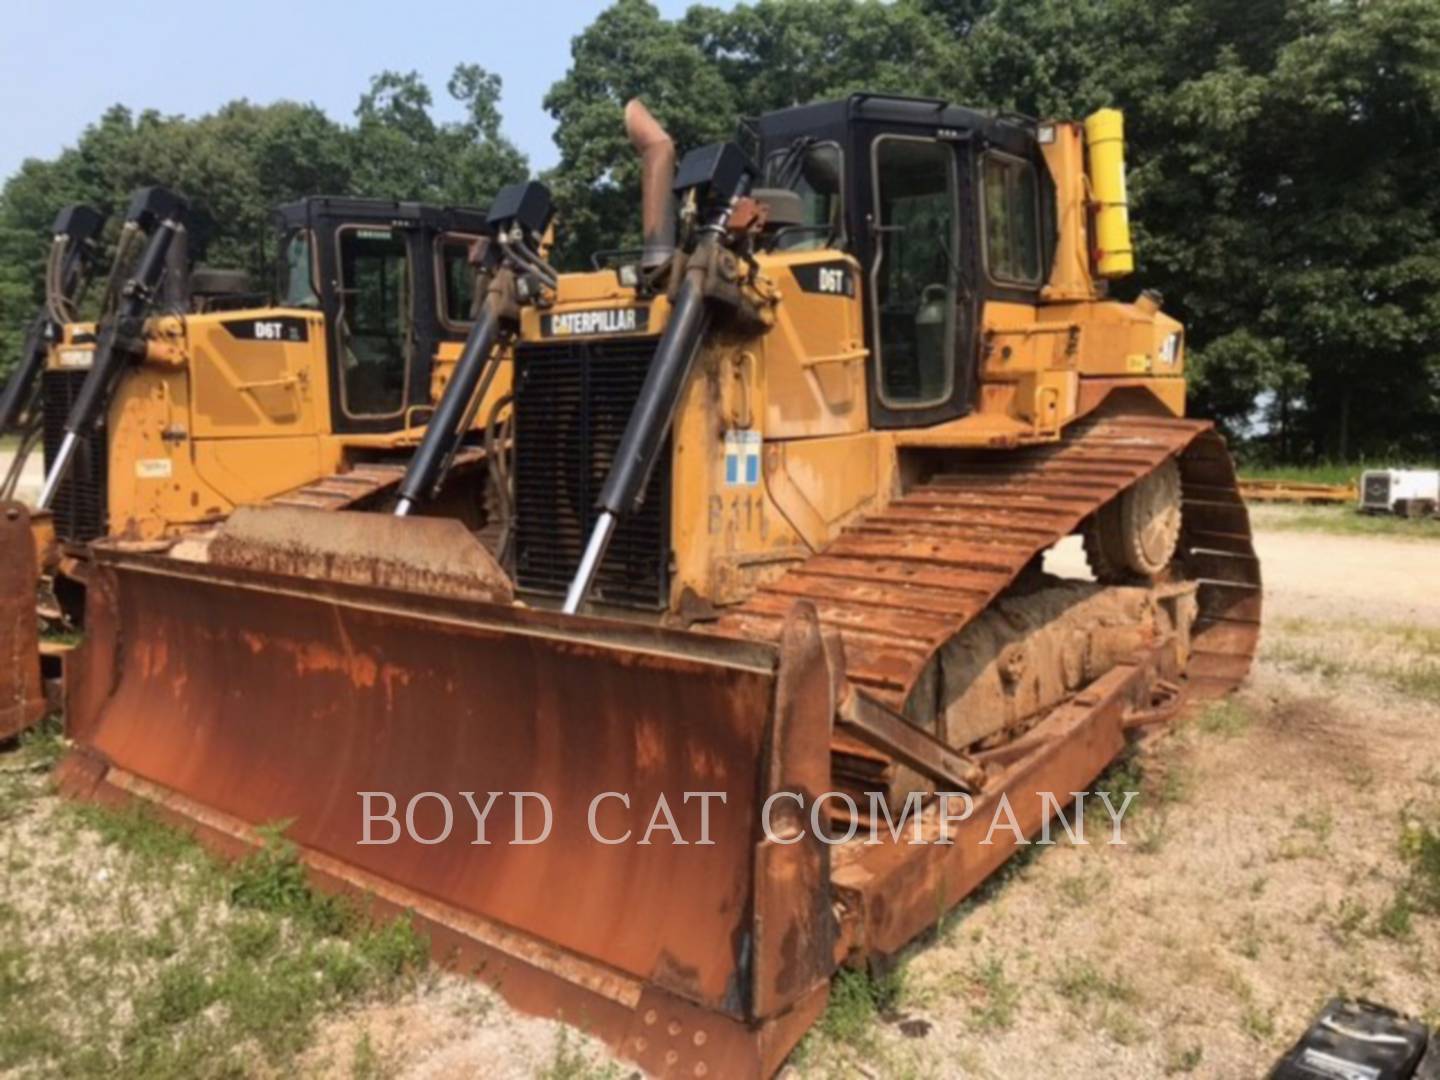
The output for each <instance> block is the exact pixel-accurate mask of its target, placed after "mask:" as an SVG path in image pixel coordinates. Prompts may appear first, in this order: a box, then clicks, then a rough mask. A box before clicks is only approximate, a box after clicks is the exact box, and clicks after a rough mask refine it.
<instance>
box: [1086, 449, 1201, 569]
mask: <svg viewBox="0 0 1440 1080" xmlns="http://www.w3.org/2000/svg"><path fill="white" fill-rule="evenodd" d="M1179 542H1180V466H1179V465H1178V464H1177V463H1176V462H1175V459H1174V458H1171V459H1169V460H1168V461H1166V462H1165V463H1164V464H1163V465H1161V466H1160V467H1159V468H1157V469H1155V471H1154V472H1151V473H1149V474H1147V475H1146V476H1144V477H1142V478H1141V479H1140V480H1139V481H1138V482H1137V483H1135V484H1134V485H1132V486H1131V487H1129V488H1127V489H1126V490H1125V491H1123V492H1121V493H1120V495H1119V496H1118V497H1116V498H1114V499H1112V500H1110V502H1108V503H1106V504H1105V505H1104V506H1102V507H1101V508H1100V509H1099V510H1097V511H1096V512H1095V515H1094V516H1093V517H1092V518H1091V519H1090V523H1089V525H1087V526H1086V528H1085V555H1086V557H1087V558H1088V559H1089V561H1090V569H1091V570H1092V571H1093V572H1094V574H1095V577H1096V579H1097V580H1099V581H1102V582H1105V583H1107V584H1117V583H1123V582H1135V581H1137V580H1138V581H1155V580H1156V579H1157V578H1159V577H1160V575H1161V574H1163V573H1164V571H1165V568H1166V567H1168V566H1169V565H1170V560H1171V559H1172V558H1173V557H1174V555H1175V548H1176V545H1177V544H1178V543H1179Z"/></svg>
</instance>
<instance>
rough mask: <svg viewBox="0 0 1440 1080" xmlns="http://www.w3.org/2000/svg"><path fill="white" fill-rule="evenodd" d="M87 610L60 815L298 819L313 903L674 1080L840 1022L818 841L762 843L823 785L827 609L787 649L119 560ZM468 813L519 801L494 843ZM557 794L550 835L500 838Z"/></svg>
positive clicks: (743, 1062)
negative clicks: (777, 802) (384, 921)
mask: <svg viewBox="0 0 1440 1080" xmlns="http://www.w3.org/2000/svg"><path fill="white" fill-rule="evenodd" d="M92 605H93V606H94V609H95V610H94V625H95V627H96V632H95V633H94V634H92V635H91V636H90V637H89V638H88V639H87V642H86V644H85V647H84V650H83V665H84V672H83V674H84V677H83V679H81V680H79V681H78V683H77V685H79V686H81V687H85V688H90V689H89V690H88V691H87V692H86V693H85V694H83V695H81V696H78V697H77V698H76V699H75V700H73V701H72V706H71V707H72V710H73V712H74V715H73V716H72V724H71V734H72V737H73V738H74V740H75V743H76V749H75V750H74V751H72V753H71V754H70V756H69V757H68V758H67V759H66V761H65V762H64V763H63V765H62V769H61V779H62V784H63V785H64V787H65V789H66V790H67V791H68V792H69V793H70V794H72V795H75V796H78V797H84V798H89V799H94V800H98V801H105V802H118V801H125V800H129V799H143V800H145V801H146V802H148V803H150V804H151V805H153V806H155V807H157V808H158V809H159V810H160V812H161V813H162V814H164V815H166V816H168V817H170V818H172V819H175V820H178V821H183V822H186V823H188V824H189V825H190V826H191V827H193V828H194V829H195V830H196V831H197V832H198V833H199V834H200V835H202V837H204V838H205V839H207V842H210V843H211V844H212V845H214V846H216V847H219V848H220V849H221V850H225V851H229V852H235V851H237V850H243V849H244V848H246V847H247V846H253V844H254V843H255V842H256V831H255V830H256V826H258V825H260V824H263V823H265V822H270V821H275V820H287V819H288V820H289V821H291V824H290V825H289V827H288V829H287V836H288V837H289V838H290V839H291V840H293V841H294V842H295V843H296V845H297V846H298V849H299V851H300V852H301V856H302V858H303V860H304V862H305V864H306V865H307V867H308V869H309V871H310V873H311V875H312V877H313V878H314V879H315V880H316V882H317V883H318V884H321V885H323V886H324V887H326V888H333V889H343V890H349V891H353V892H357V893H361V894H363V895H365V896H367V897H369V898H370V902H371V903H372V904H373V905H374V910H375V911H377V912H378V913H381V914H383V913H385V912H389V911H400V910H409V911H411V912H412V913H413V916H414V918H415V920H416V923H417V926H418V927H419V928H420V929H421V930H422V932H424V933H426V934H427V935H429V937H430V938H431V941H432V946H433V948H434V950H435V951H436V953H437V955H442V956H449V957H450V958H451V959H452V960H453V961H454V962H456V963H457V964H460V965H461V966H462V967H463V968H464V969H465V970H478V971H479V975H480V977H481V978H482V979H486V980H487V981H491V982H492V983H494V984H495V985H496V987H497V989H499V990H500V992H501V993H503V994H504V995H505V996H506V997H507V998H508V999H509V1000H511V1002H512V1003H513V1004H515V1005H516V1006H517V1007H519V1008H522V1009H527V1010H529V1011H535V1012H541V1013H548V1014H552V1015H554V1014H559V1015H562V1016H565V1017H566V1018H567V1019H569V1020H571V1021H572V1022H579V1023H582V1024H584V1025H585V1026H586V1027H587V1028H588V1029H589V1030H591V1031H592V1032H594V1033H595V1034H597V1035H598V1036H600V1037H601V1038H603V1039H605V1040H606V1041H607V1042H609V1043H610V1044H611V1045H612V1046H613V1047H615V1048H616V1050H617V1051H619V1052H620V1053H622V1054H623V1055H625V1056H626V1057H629V1058H631V1059H633V1060H635V1061H637V1062H639V1063H640V1064H641V1065H643V1066H644V1067H645V1068H646V1069H647V1070H649V1071H651V1072H653V1073H654V1074H656V1075H661V1076H705V1075H710V1076H731V1075H735V1076H750V1075H769V1074H770V1073H772V1072H773V1071H774V1070H775V1069H776V1068H778V1067H779V1065H780V1064H781V1062H782V1060H783V1058H784V1055H785V1054H786V1053H787V1052H788V1051H789V1049H790V1048H791V1047H792V1046H793V1045H794V1043H795V1041H796V1040H797V1039H798V1038H799V1037H800V1035H801V1034H802V1033H803V1031H804V1030H805V1029H806V1028H807V1027H808V1026H809V1025H810V1024H811V1023H813V1022H814V1020H815V1019H816V1017H817V1016H818V1015H819V1013H820V1011H821V1009H823V1007H824V1004H825V1000H826V995H827V993H828V980H829V976H830V974H831V972H832V970H833V955H834V951H835V940H836V925H835V914H834V905H833V903H832V894H831V890H830V884H829V880H830V864H829V849H828V848H827V847H825V846H824V845H823V844H821V843H820V842H819V841H818V839H816V838H815V837H813V836H811V837H806V836H799V837H796V838H795V839H796V842H794V843H788V842H787V843H777V842H774V841H773V840H772V839H771V838H770V837H768V836H765V835H764V834H763V833H762V832H761V830H760V829H759V827H758V823H759V822H760V821H761V819H762V815H763V807H764V803H765V800H766V799H767V798H768V796H769V795H770V794H773V793H774V792H776V791H780V790H796V791H799V792H801V793H803V794H804V795H805V797H806V798H807V799H808V798H813V796H814V795H815V794H816V793H818V792H819V791H822V790H824V789H825V788H826V787H827V786H828V783H829V741H830V728H831V723H832V717H833V714H834V710H835V708H836V703H835V694H836V693H837V692H838V690H839V688H840V687H841V686H842V685H843V679H842V677H841V673H840V672H839V671H838V670H837V668H836V667H835V664H836V662H837V661H836V654H834V653H832V652H831V651H830V650H829V649H827V648H826V646H825V643H824V642H823V641H822V638H821V632H820V627H819V622H818V619H817V617H816V614H815V612H814V610H813V608H812V607H811V606H809V605H806V604H803V603H802V604H800V605H797V609H796V610H795V611H792V612H791V614H790V616H789V617H787V619H786V620H785V626H784V629H783V631H782V635H781V642H780V644H779V646H778V647H772V646H770V645H765V644H760V645H757V644H754V643H741V642H731V641H726V640H724V639H720V638H714V637H708V636H703V635H697V634H693V633H688V632H680V631H670V630H663V629H658V628H653V627H648V626H643V625H636V624H630V623H616V622H614V621H611V620H605V619H597V618H588V617H573V616H572V617H566V616H562V615H559V614H557V613H553V612H546V611H534V610H529V609H523V608H516V607H513V606H505V605H496V604H489V603H483V602H476V601H469V600H462V599H457V598H454V597H441V596H435V595H417V594H407V593H404V592H401V591H398V590H394V589H384V588H377V587H373V586H358V585H354V584H349V583H345V582H337V581H334V580H326V581H301V582H297V581H296V580H295V579H294V578H293V577H288V576H281V575H276V574H270V573H264V572H260V571H256V570H253V569H245V568H239V567H234V566H223V565H218V564H207V563H187V562H185V561H183V560H176V559H174V558H168V557H162V556H156V555H146V554H133V553H124V552H116V551H107V550H101V551H99V552H97V557H96V565H95V589H94V592H93V596H92ZM101 688H103V689H101ZM362 792H385V793H388V794H389V795H392V796H393V797H394V799H395V803H394V806H393V808H392V807H389V806H388V804H387V805H382V806H381V807H380V809H381V810H382V811H384V810H389V813H388V815H387V814H382V819H383V818H384V817H387V816H388V817H389V818H392V819H393V820H394V822H395V823H396V824H397V825H398V826H400V830H401V831H400V833H399V835H398V837H397V838H396V842H394V843H388V844H387V843H379V844H373V843H365V842H364V841H365V840H367V839H384V838H388V837H389V836H390V835H391V833H392V832H393V829H394V826H392V825H389V824H386V823H385V822H384V821H383V820H381V821H379V822H378V823H377V821H376V820H375V819H374V817H373V815H372V818H371V821H370V824H371V826H372V831H371V833H370V834H368V835H367V833H366V818H365V815H364V809H365V805H366V804H365V803H364V802H362V799H363V798H364V797H363V796H362V795H361V794H360V793H362ZM466 792H469V793H471V795H472V796H473V797H474V799H475V801H476V806H477V807H478V808H480V809H481V810H483V809H484V808H485V806H486V804H487V800H488V793H489V792H499V793H501V795H500V797H498V798H497V800H496V802H495V804H494V805H493V807H491V808H490V810H489V811H488V813H487V814H486V816H485V836H484V840H485V841H486V842H485V843H477V842H476V841H477V839H480V837H479V836H478V833H477V829H478V825H477V822H476V818H475V815H474V813H473V812H472V809H471V808H470V806H469V805H468V804H467V803H465V802H464V801H463V800H464V793H466ZM517 792H519V793H533V797H531V796H526V798H527V799H528V801H526V802H525V805H524V812H523V815H522V814H521V813H520V812H519V811H517V808H516V807H517V804H516V803H515V802H514V799H513V797H512V796H513V795H514V793H517ZM427 793H436V794H427ZM612 793H613V794H612ZM696 793H704V794H707V795H708V796H709V801H708V805H707V803H706V802H705V801H703V800H701V799H697V798H693V797H690V798H687V795H691V796H693V795H694V794H696ZM437 794H444V795H448V796H449V797H450V800H451V806H452V811H453V828H447V824H448V823H447V815H446V812H445V809H444V807H443V805H442V803H441V800H440V799H439V798H438V797H437ZM622 795H623V796H624V797H625V798H621V797H620V796H622ZM540 796H543V797H544V800H543V801H544V802H545V803H546V804H548V806H549V807H550V829H549V835H548V838H547V839H546V841H545V842H544V843H538V844H515V843H510V841H511V840H513V839H516V838H517V837H518V838H522V839H525V838H529V839H533V838H535V837H536V835H537V834H539V833H540V832H542V831H544V823H545V818H546V815H545V813H544V811H543V810H542V809H540V801H538V800H539V797H540ZM597 797H598V798H597ZM627 800H628V801H627ZM662 800H663V803H664V805H665V807H666V809H665V811H664V812H663V815H662V812H661V811H660V810H658V807H659V806H660V805H661V803H662ZM382 801H383V800H382ZM787 805H788V804H787ZM372 808H373V804H372ZM407 811H408V814H407ZM657 821H661V822H662V824H661V825H660V826H659V827H656V826H655V822H657ZM666 822H673V829H672V828H670V827H669V826H668V825H667V824H665V823H666ZM777 824H779V825H780V826H782V827H783V826H784V824H785V820H784V815H783V814H779V815H777ZM791 824H797V822H791ZM652 834H653V835H652ZM781 835H782V836H784V837H785V838H786V839H790V837H789V836H788V835H787V834H784V833H782V834H781ZM681 840H683V842H679V841H681ZM431 841H433V842H431ZM609 841H615V842H613V843H611V842H609Z"/></svg>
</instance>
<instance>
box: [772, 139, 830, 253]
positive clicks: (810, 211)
mask: <svg viewBox="0 0 1440 1080" xmlns="http://www.w3.org/2000/svg"><path fill="white" fill-rule="evenodd" d="M842 165H843V159H842V158H841V154H840V147H839V146H837V145H836V144H835V143H812V144H809V145H799V146H792V147H790V148H789V149H786V150H777V151H776V152H775V153H773V154H771V155H770V157H769V158H768V159H767V160H766V162H765V183H764V185H763V186H765V187H784V188H789V189H790V190H791V191H793V192H795V193H796V194H797V195H799V196H800V200H801V203H802V205H803V206H804V212H805V220H804V227H803V228H799V229H794V230H792V231H791V232H790V233H789V234H788V235H787V236H784V237H782V240H781V243H780V245H779V246H780V248H781V249H783V250H786V251H800V250H816V251H818V250H820V249H821V248H823V247H826V246H827V245H828V244H833V243H835V242H836V241H837V240H840V241H843V239H844V235H843V234H844V231H845V219H844V203H843V201H842V200H841V191H840V178H841V175H842Z"/></svg>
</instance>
